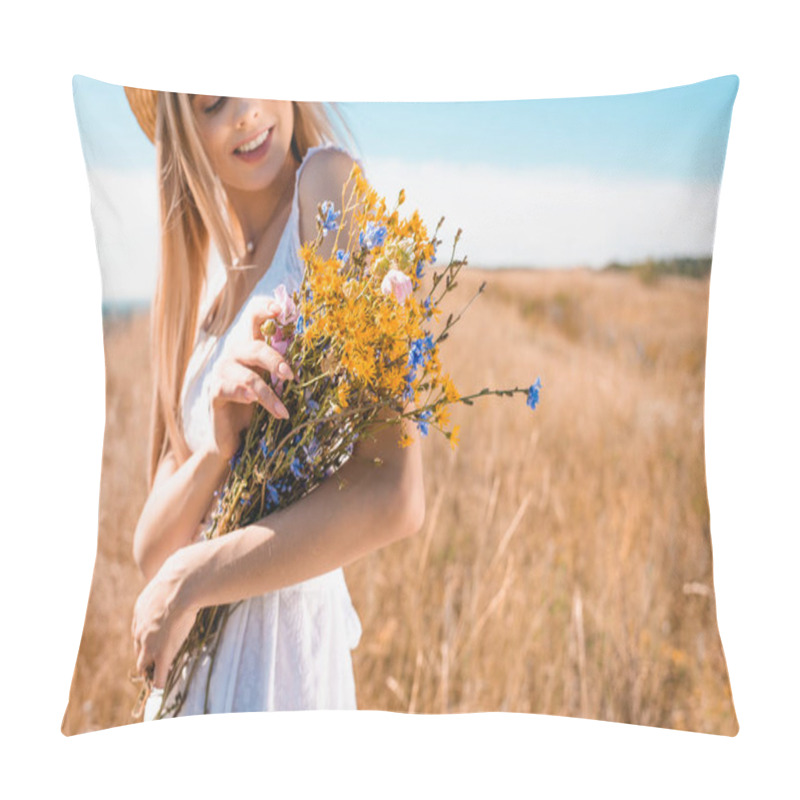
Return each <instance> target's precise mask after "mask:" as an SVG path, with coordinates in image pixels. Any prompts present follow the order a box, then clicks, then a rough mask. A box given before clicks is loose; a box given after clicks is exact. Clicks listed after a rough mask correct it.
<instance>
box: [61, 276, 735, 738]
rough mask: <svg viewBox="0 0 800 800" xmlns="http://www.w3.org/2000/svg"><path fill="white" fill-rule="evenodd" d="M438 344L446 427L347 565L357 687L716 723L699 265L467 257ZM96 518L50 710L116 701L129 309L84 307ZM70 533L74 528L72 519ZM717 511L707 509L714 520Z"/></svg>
mask: <svg viewBox="0 0 800 800" xmlns="http://www.w3.org/2000/svg"><path fill="white" fill-rule="evenodd" d="M482 280H486V281H487V282H488V286H487V288H486V290H485V291H484V293H483V294H482V296H481V297H480V298H479V299H478V300H477V301H476V302H475V303H474V304H473V305H472V306H471V307H470V309H469V311H468V313H467V316H466V317H465V318H464V320H463V321H462V322H461V323H460V324H459V325H458V326H457V327H456V329H455V330H454V332H453V334H452V335H451V337H450V338H449V339H448V341H447V342H445V343H443V345H442V360H443V362H444V364H445V365H446V367H447V368H448V369H449V371H450V372H451V374H452V376H453V378H454V381H455V383H456V386H457V388H458V389H459V391H460V392H461V393H462V394H468V393H472V392H473V391H476V390H480V389H481V388H483V387H484V386H492V387H505V386H523V385H525V386H527V385H529V384H530V383H532V382H533V381H534V380H535V378H536V377H537V376H540V377H541V381H542V392H541V402H540V406H539V408H538V409H537V410H536V411H535V412H531V410H530V409H528V408H527V407H526V406H525V403H524V400H523V399H522V398H521V397H520V396H515V397H513V398H496V397H490V398H484V399H482V400H479V401H477V402H476V404H475V405H474V406H473V407H471V408H467V407H463V406H459V407H457V408H455V409H454V410H453V414H452V416H453V419H454V421H455V422H456V423H458V424H459V425H460V426H461V436H460V439H461V444H460V445H459V447H458V448H457V449H456V450H452V449H451V448H450V446H449V444H448V443H447V441H446V440H444V438H443V437H441V436H439V435H438V434H437V433H436V432H435V431H432V432H431V434H430V435H429V436H428V437H427V438H425V439H424V441H423V450H424V460H425V480H426V497H427V511H426V520H425V523H424V526H423V528H422V530H421V531H420V532H419V534H417V535H416V536H414V537H412V538H410V539H406V540H403V541H400V542H397V543H395V544H393V545H391V546H389V547H387V548H385V549H383V550H381V551H378V552H376V553H373V554H372V555H370V556H368V557H366V558H364V559H362V560H361V561H359V562H356V563H354V564H351V565H349V566H348V567H346V569H345V574H346V577H347V582H348V586H349V588H350V593H351V595H352V598H353V603H354V605H355V608H356V610H357V611H358V613H359V616H360V617H361V621H362V625H363V629H364V633H363V636H362V639H361V642H360V644H359V646H358V648H357V649H356V650H355V651H354V652H353V662H354V670H355V675H356V686H357V691H358V705H359V708H364V709H382V710H389V711H398V712H410V713H423V714H429V713H449V712H462V713H463V712H479V711H509V712H532V713H537V714H556V715H561V716H570V717H585V718H591V719H598V720H607V721H614V722H625V723H633V724H639V725H650V726H659V727H666V728H676V729H682V730H690V731H700V732H704V733H713V734H723V735H735V734H736V732H737V731H738V723H737V721H736V715H735V711H734V707H733V702H732V698H731V693H730V686H729V681H728V675H727V669H726V664H725V658H724V654H723V650H722V644H721V642H720V638H719V634H718V631H717V625H716V610H715V597H714V588H713V579H712V550H711V538H710V524H709V508H708V500H707V492H706V483H705V459H704V438H703V391H704V370H705V354H706V330H707V310H708V290H709V280H708V277H707V276H704V277H700V278H697V277H686V276H683V275H660V276H656V277H655V278H654V277H653V276H652V275H650V276H648V278H647V279H646V280H644V279H643V278H642V276H640V275H637V274H635V273H633V272H630V271H625V270H608V271H600V272H596V271H592V270H588V269H572V270H529V271H526V270H479V269H474V268H469V269H467V270H464V271H463V272H462V274H461V277H460V278H459V287H458V288H457V289H456V290H455V291H454V292H453V293H452V295H451V297H450V299H449V304H450V305H452V307H453V310H455V309H457V308H458V307H460V305H462V304H463V303H464V302H466V301H467V300H468V299H469V297H470V296H471V295H472V294H473V293H474V291H475V290H476V288H477V287H478V285H479V284H480V282H481V281H482ZM104 337H105V347H106V386H107V397H106V403H107V405H106V409H107V412H106V413H107V416H106V432H105V441H104V447H103V455H102V457H103V462H102V480H101V487H100V508H99V537H98V550H97V561H96V565H95V570H94V575H93V581H92V587H91V593H90V598H89V603H88V608H87V615H86V622H85V626H84V631H83V636H82V638H81V641H80V647H79V650H78V653H77V661H76V667H75V673H74V676H73V682H72V688H71V692H70V698H69V704H68V707H67V710H66V713H65V716H64V722H63V727H62V730H63V732H64V733H65V734H67V735H71V734H74V733H80V732H85V731H90V730H98V729H103V728H108V727H112V726H118V725H124V724H128V723H131V722H132V719H131V717H130V712H131V709H132V707H133V706H134V703H135V700H136V696H137V692H138V688H137V686H135V685H134V684H133V683H132V682H131V681H130V679H129V676H130V674H131V672H132V670H133V666H134V658H133V650H132V646H131V642H130V634H129V630H130V621H131V614H132V610H133V605H134V602H135V600H136V597H137V595H138V593H139V592H140V591H141V589H142V588H143V585H144V580H143V578H142V576H141V575H140V574H139V572H138V570H137V568H136V566H135V564H134V562H133V559H132V556H131V539H132V535H133V530H134V527H135V525H136V521H137V518H138V515H139V512H140V511H141V508H142V506H143V503H144V500H145V496H146V491H147V486H146V466H145V465H146V445H147V436H146V431H147V420H148V413H149V403H150V375H149V361H148V319H147V314H146V312H138V313H133V314H129V315H125V316H121V317H117V318H113V317H110V316H109V317H106V318H105V319H104ZM87 535H88V534H87ZM715 535H717V532H716V531H715Z"/></svg>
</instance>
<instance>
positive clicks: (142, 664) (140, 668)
mask: <svg viewBox="0 0 800 800" xmlns="http://www.w3.org/2000/svg"><path fill="white" fill-rule="evenodd" d="M152 661H153V658H152V656H150V655H149V653H148V652H147V648H145V647H142V648H141V649H140V650H139V655H138V656H137V657H136V671H137V672H138V673H139V674H140V675H144V674H145V672H146V671H147V667H148V666H149V664H150V663H152Z"/></svg>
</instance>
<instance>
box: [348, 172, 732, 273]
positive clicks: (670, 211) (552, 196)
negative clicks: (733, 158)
mask: <svg viewBox="0 0 800 800" xmlns="http://www.w3.org/2000/svg"><path fill="white" fill-rule="evenodd" d="M364 168H365V170H366V173H367V177H368V178H369V180H370V182H371V183H372V184H373V185H374V186H375V188H376V189H377V190H378V191H379V192H380V193H382V194H385V195H386V197H387V199H389V200H390V201H392V200H393V199H394V198H395V197H396V196H397V193H398V191H399V190H400V188H401V187H402V188H405V190H406V203H405V204H404V208H406V210H407V211H408V212H409V213H410V212H411V211H412V210H413V209H414V208H418V209H419V211H420V213H421V215H422V217H423V219H424V220H425V222H426V224H427V225H428V227H429V229H430V230H431V231H432V229H433V227H434V226H435V225H436V223H437V222H438V220H439V219H440V217H441V216H443V215H444V216H445V224H444V225H443V226H442V229H441V231H440V234H439V238H440V239H442V241H443V245H442V248H444V249H445V250H446V252H445V253H442V257H444V256H449V254H450V251H451V248H452V240H453V236H454V235H455V231H456V229H457V228H458V227H461V228H462V229H463V234H462V237H461V240H460V242H459V247H458V250H457V252H456V255H457V256H458V255H461V256H463V255H466V256H467V257H468V260H469V263H470V264H473V265H475V266H544V267H566V266H578V265H581V266H603V265H605V264H606V263H608V262H609V261H612V260H618V261H630V260H634V259H640V258H644V257H647V256H653V257H659V256H672V255H705V254H708V253H710V252H711V249H712V245H713V236H714V219H715V216H716V205H717V190H716V186H707V185H705V184H698V183H689V182H686V181H679V180H668V179H654V178H635V177H619V178H606V177H598V176H596V175H592V174H590V173H586V172H580V171H575V170H559V169H546V170H545V169H535V168H526V169H519V170H511V169H508V168H502V167H492V166H488V165H480V164H475V165H457V164H448V163H436V162H430V163H420V164H408V163H405V162H402V161H399V160H394V159H378V158H375V159H368V158H365V159H364ZM440 261H441V258H440Z"/></svg>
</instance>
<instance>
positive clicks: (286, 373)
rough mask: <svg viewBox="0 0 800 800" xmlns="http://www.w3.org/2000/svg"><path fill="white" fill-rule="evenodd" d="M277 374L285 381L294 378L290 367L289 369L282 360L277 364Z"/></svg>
mask: <svg viewBox="0 0 800 800" xmlns="http://www.w3.org/2000/svg"><path fill="white" fill-rule="evenodd" d="M278 375H280V376H281V378H283V379H284V380H285V381H290V380H292V378H294V374H293V373H292V371H291V369H289V365H288V364H287V363H286V362H285V361H282V362H281V363H280V364H278Z"/></svg>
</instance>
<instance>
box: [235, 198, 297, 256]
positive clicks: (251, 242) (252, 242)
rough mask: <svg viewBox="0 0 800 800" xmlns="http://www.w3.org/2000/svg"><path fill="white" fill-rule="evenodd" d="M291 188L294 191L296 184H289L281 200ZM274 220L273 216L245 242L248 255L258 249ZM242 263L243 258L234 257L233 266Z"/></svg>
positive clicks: (281, 205)
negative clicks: (258, 231) (258, 244)
mask: <svg viewBox="0 0 800 800" xmlns="http://www.w3.org/2000/svg"><path fill="white" fill-rule="evenodd" d="M289 188H291V189H292V190H293V191H294V186H293V185H291V186H287V191H284V193H283V196H282V197H281V201H283V200H284V198H285V197H286V196H287V195H288V194H289V192H288V189H289ZM278 207H279V208H283V202H281V203H280V205H279V206H278ZM274 220H275V218H274V217H273V218H272V219H271V220H270V221H269V222H268V223H267V224H266V225H265V226H264V228H263V229H262V230H261V232H260V233H259V234H258V235H257V236H254V237H253V238H252V239H248V240H247V242H246V243H245V250H246V251H247V254H248V255H252V254H253V252H254V251H255V249H256V242H257V241H260V240H261V237H262V236H263V235H264V234H265V233H266V232H267V228H269V227H270V225H272V223H273V222H274ZM240 264H241V259H239V258H234V259H233V266H234V267H238V266H239V265H240Z"/></svg>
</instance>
